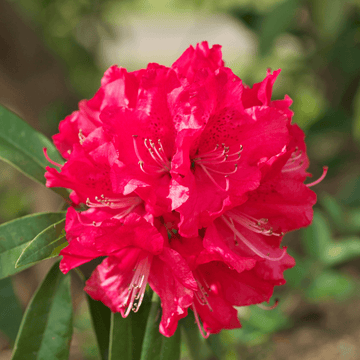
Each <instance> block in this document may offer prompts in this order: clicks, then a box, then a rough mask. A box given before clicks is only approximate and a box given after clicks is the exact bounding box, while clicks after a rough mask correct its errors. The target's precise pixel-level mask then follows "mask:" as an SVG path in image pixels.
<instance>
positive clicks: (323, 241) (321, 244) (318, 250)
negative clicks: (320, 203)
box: [302, 211, 331, 260]
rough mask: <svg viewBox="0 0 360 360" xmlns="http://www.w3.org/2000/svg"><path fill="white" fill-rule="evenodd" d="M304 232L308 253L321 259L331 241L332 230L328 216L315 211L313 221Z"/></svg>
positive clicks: (304, 242) (303, 238) (303, 239)
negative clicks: (327, 219)
mask: <svg viewBox="0 0 360 360" xmlns="http://www.w3.org/2000/svg"><path fill="white" fill-rule="evenodd" d="M302 234H303V236H302V241H303V244H304V247H305V250H306V253H307V254H308V255H310V256H312V257H313V258H315V259H318V260H321V259H322V258H323V256H324V254H325V252H326V251H327V249H328V246H329V244H330V242H331V230H330V227H329V225H328V223H327V221H326V218H325V217H324V216H323V214H322V213H321V212H320V211H315V213H314V218H313V223H312V224H311V226H309V227H308V228H306V229H304V230H303V232H302Z"/></svg>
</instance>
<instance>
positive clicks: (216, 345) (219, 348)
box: [206, 334, 225, 360]
mask: <svg viewBox="0 0 360 360" xmlns="http://www.w3.org/2000/svg"><path fill="white" fill-rule="evenodd" d="M206 343H207V344H208V345H209V348H210V349H211V350H212V351H213V353H214V354H215V356H216V357H217V358H218V359H220V360H221V359H223V355H224V353H225V349H224V347H223V345H222V342H221V338H220V334H212V335H210V336H209V337H208V338H207V339H206Z"/></svg>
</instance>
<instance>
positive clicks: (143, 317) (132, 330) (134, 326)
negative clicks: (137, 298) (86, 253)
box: [109, 294, 172, 360]
mask: <svg viewBox="0 0 360 360" xmlns="http://www.w3.org/2000/svg"><path fill="white" fill-rule="evenodd" d="M150 307H151V299H150V296H149V295H148V294H145V296H144V299H143V302H142V304H141V306H140V308H139V310H138V311H137V312H136V313H130V314H129V316H128V317H127V318H125V319H124V318H123V317H122V316H121V314H119V313H117V314H113V313H112V314H111V331H110V346H109V360H116V359H119V358H121V359H124V360H139V359H140V357H141V350H142V345H143V339H144V335H145V326H146V322H147V318H148V315H149V312H150ZM167 350H168V346H167V345H165V346H164V347H163V348H162V349H161V351H162V356H163V358H164V359H168V357H167V356H168V355H167ZM170 350H172V348H171V347H170Z"/></svg>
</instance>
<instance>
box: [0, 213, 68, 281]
mask: <svg viewBox="0 0 360 360" xmlns="http://www.w3.org/2000/svg"><path fill="white" fill-rule="evenodd" d="M64 217H65V212H57V213H38V214H33V215H27V216H24V217H21V218H19V219H16V220H13V221H10V222H7V223H5V224H1V225H0V279H2V278H5V277H7V276H10V275H14V274H16V273H18V272H20V271H22V270H24V269H25V268H27V267H29V266H30V265H27V266H25V267H22V268H20V269H16V268H15V263H16V261H17V259H18V258H19V256H20V255H21V253H22V251H23V250H24V248H25V247H26V246H27V245H28V244H29V243H30V242H31V241H32V240H33V239H34V237H35V236H36V235H38V234H39V233H40V232H41V231H42V230H44V229H45V228H46V227H48V226H50V225H51V224H54V223H55V222H58V221H60V220H62V219H64Z"/></svg>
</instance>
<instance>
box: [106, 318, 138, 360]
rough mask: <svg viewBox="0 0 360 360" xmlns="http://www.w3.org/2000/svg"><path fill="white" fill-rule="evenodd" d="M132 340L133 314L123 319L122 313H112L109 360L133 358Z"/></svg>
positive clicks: (129, 359)
mask: <svg viewBox="0 0 360 360" xmlns="http://www.w3.org/2000/svg"><path fill="white" fill-rule="evenodd" d="M132 341H133V339H132V321H131V316H128V317H127V318H126V319H123V317H122V316H121V314H120V313H116V314H114V313H111V328H110V346H109V360H117V359H120V358H121V359H122V360H132V359H133V357H132V347H133V343H132ZM134 360H135V359H134Z"/></svg>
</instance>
